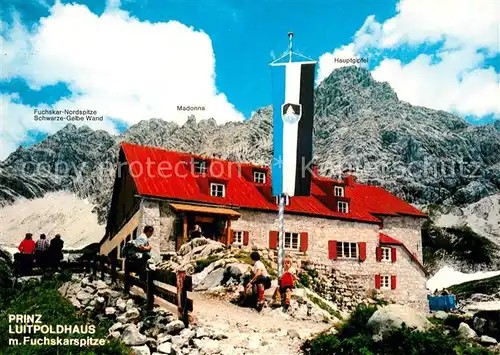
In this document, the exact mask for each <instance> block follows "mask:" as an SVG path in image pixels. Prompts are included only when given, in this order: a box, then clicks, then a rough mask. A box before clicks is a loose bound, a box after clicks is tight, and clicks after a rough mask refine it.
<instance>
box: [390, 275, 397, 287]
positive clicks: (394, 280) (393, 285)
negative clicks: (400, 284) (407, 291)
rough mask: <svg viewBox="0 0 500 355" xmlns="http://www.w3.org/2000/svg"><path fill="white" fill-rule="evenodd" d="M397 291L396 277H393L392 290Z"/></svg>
mask: <svg viewBox="0 0 500 355" xmlns="http://www.w3.org/2000/svg"><path fill="white" fill-rule="evenodd" d="M395 289H396V275H391V290H395Z"/></svg>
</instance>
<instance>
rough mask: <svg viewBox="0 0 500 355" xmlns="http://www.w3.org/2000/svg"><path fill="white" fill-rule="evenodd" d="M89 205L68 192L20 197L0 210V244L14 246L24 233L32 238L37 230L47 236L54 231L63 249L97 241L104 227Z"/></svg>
mask: <svg viewBox="0 0 500 355" xmlns="http://www.w3.org/2000/svg"><path fill="white" fill-rule="evenodd" d="M93 207H94V206H93V205H92V204H89V203H85V201H84V200H83V199H81V198H79V197H77V196H76V195H75V194H72V193H69V192H64V191H61V192H55V193H47V194H46V195H45V196H44V197H43V198H37V199H33V200H27V199H22V200H18V201H16V203H14V204H12V205H9V206H5V207H3V208H1V209H0V225H1V226H2V232H1V234H0V246H2V247H4V248H14V249H15V248H17V246H18V245H19V243H20V242H21V241H22V239H23V238H24V235H25V234H26V233H33V237H34V239H35V240H37V239H38V236H39V235H40V234H41V233H45V234H46V235H47V239H51V238H53V237H54V235H56V234H57V233H59V234H61V237H62V239H63V240H64V249H66V250H68V249H79V248H81V247H84V246H86V245H88V244H91V243H96V242H99V241H100V240H101V238H102V237H103V236H104V233H105V226H104V225H99V223H98V221H97V215H96V214H95V213H92V209H93Z"/></svg>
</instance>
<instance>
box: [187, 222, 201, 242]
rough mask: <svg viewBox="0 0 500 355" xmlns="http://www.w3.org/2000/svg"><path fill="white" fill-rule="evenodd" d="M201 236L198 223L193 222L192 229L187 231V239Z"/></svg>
mask: <svg viewBox="0 0 500 355" xmlns="http://www.w3.org/2000/svg"><path fill="white" fill-rule="evenodd" d="M202 236H203V232H202V231H201V228H200V226H199V225H197V224H195V225H194V229H193V230H192V231H191V233H189V239H190V240H191V239H194V238H201V237H202Z"/></svg>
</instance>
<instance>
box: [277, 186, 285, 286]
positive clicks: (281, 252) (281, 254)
mask: <svg viewBox="0 0 500 355" xmlns="http://www.w3.org/2000/svg"><path fill="white" fill-rule="evenodd" d="M278 225H279V235H278V241H279V245H278V276H279V277H281V275H283V260H284V259H285V194H281V195H280V206H279V211H278Z"/></svg>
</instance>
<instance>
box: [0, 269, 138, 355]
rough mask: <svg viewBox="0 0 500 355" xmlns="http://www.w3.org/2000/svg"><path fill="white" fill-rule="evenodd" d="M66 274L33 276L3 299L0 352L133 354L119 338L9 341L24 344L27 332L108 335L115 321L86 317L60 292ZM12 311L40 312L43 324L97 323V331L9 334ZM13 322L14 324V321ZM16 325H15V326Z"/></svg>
mask: <svg viewBox="0 0 500 355" xmlns="http://www.w3.org/2000/svg"><path fill="white" fill-rule="evenodd" d="M64 279H65V277H63V278H62V277H57V278H51V279H45V280H43V281H42V282H40V281H36V280H31V281H29V282H27V283H26V284H24V285H22V286H19V287H18V288H16V289H14V290H12V292H11V296H10V297H9V299H2V300H0V354H2V355H18V354H37V355H52V354H58V355H70V354H71V355H76V354H80V355H98V354H99V355H101V354H102V355H122V354H123V355H125V354H130V350H129V349H127V347H126V346H125V345H124V344H123V343H121V342H119V341H117V340H112V341H109V342H108V341H107V339H106V341H107V344H106V345H104V346H85V347H80V346H74V345H73V346H55V345H52V346H51V345H50V344H49V345H35V346H32V345H30V344H27V345H18V346H12V345H9V338H10V339H19V342H20V344H22V342H23V339H24V337H25V336H30V337H31V338H40V337H46V338H48V339H55V338H57V337H58V336H59V337H60V338H61V339H62V340H64V339H67V338H72V339H86V338H87V337H91V338H94V339H105V338H106V337H107V335H108V328H109V327H110V326H111V325H112V322H111V321H109V320H103V321H101V322H98V321H97V320H95V319H92V318H90V317H87V316H85V315H83V314H81V313H79V312H77V310H76V309H75V308H74V307H73V306H72V305H71V303H70V302H69V301H68V300H67V299H65V298H64V297H62V296H61V294H60V293H59V291H58V288H59V287H60V286H61V285H62V283H63V281H64ZM9 314H30V315H32V314H40V315H41V316H42V318H41V321H42V323H43V324H44V325H52V326H53V327H54V328H55V326H56V325H72V326H74V325H79V326H85V325H94V326H95V333H94V334H83V333H82V334H78V333H74V334H66V333H65V334H43V335H42V334H26V333H24V334H9V321H8V315H9ZM11 325H13V324H11ZM14 329H15V328H14Z"/></svg>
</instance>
